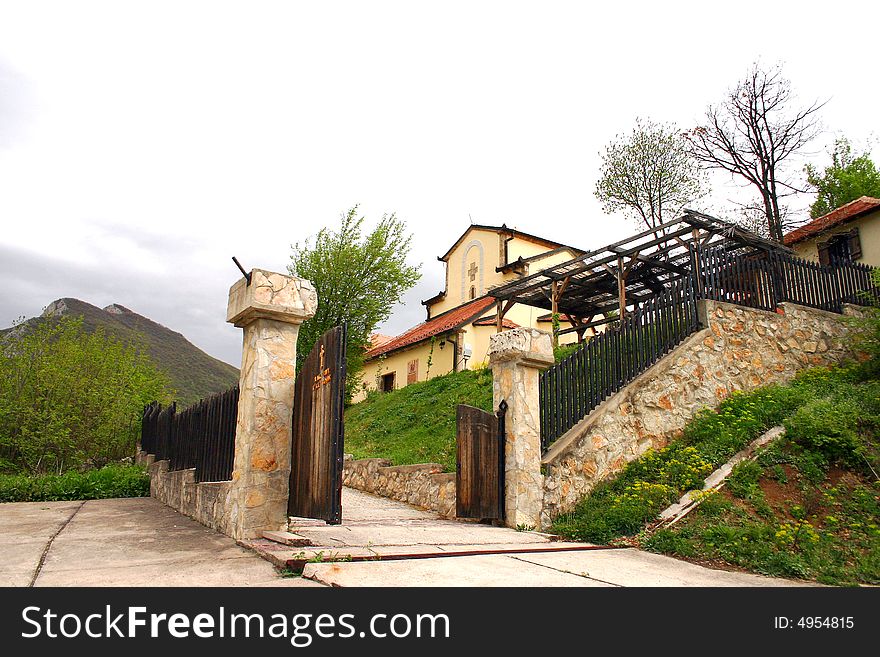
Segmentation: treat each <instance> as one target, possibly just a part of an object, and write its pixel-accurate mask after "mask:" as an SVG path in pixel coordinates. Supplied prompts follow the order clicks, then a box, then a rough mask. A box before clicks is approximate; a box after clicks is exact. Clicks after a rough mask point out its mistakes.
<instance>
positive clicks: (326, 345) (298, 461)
mask: <svg viewBox="0 0 880 657" xmlns="http://www.w3.org/2000/svg"><path fill="white" fill-rule="evenodd" d="M345 348H346V327H345V325H344V324H343V325H342V326H337V327H336V328H334V329H330V330H329V331H327V332H326V333H325V334H324V335H323V336H321V339H320V340H318V342H317V344H315V346H314V348H313V349H312V351H311V353H310V354H309V357H308V358H306V360H305V362H304V363H303V365H302V368H301V369H300V372H299V374H297V376H296V384H295V389H294V399H293V441H292V452H291V458H290V493H289V497H288V501H287V512H288V514H289V515H291V516H295V517H297V518H318V519H320V520H324V521H326V522H327V523H328V524H331V525H338V524H339V523H340V522H342V450H343V439H344V430H343V420H342V411H343V403H344V396H345Z"/></svg>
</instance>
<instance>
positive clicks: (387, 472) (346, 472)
mask: <svg viewBox="0 0 880 657" xmlns="http://www.w3.org/2000/svg"><path fill="white" fill-rule="evenodd" d="M342 482H343V483H344V484H345V485H346V486H349V487H351V488H357V489H358V490H362V491H366V492H368V493H373V494H374V495H381V496H382V497H390V498H391V499H394V500H398V501H400V502H406V503H407V504H411V505H413V506H417V507H419V508H422V509H427V510H428V511H433V512H435V513H437V514H439V515H441V516H445V517H447V518H454V517H455V473H452V472H443V466H442V465H440V464H439V463H420V464H418V465H391V462H390V461H387V460H385V459H359V460H353V459H352V458H351V455H350V454H346V455H345V464H344V466H343V470H342Z"/></svg>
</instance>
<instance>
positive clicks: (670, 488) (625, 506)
mask: <svg viewBox="0 0 880 657" xmlns="http://www.w3.org/2000/svg"><path fill="white" fill-rule="evenodd" d="M830 408H833V409H834V413H833V414H832V415H830V416H829V415H827V414H828V413H829V409H830ZM783 422H784V423H785V425H786V429H787V433H788V435H789V437H790V438H791V440H792V441H793V442H794V443H796V444H798V445H800V446H801V447H802V448H803V449H805V450H806V451H807V452H808V453H811V454H818V455H819V456H820V457H822V458H825V459H826V461H828V462H839V463H841V464H842V465H845V466H847V467H860V468H861V467H865V468H867V466H866V464H867V463H868V462H869V461H870V462H874V463H877V462H878V459H877V455H876V430H877V428H878V427H880V382H878V381H877V380H875V379H873V378H870V379H868V380H865V375H864V369H861V368H858V367H852V368H837V369H835V370H827V369H815V370H807V371H805V372H803V373H801V374H800V375H799V376H798V377H796V378H795V380H794V381H792V382H791V383H790V384H788V385H785V386H780V385H773V386H767V387H765V388H760V389H758V390H756V391H754V392H751V393H748V394H742V393H739V394H734V395H731V396H730V397H729V398H728V399H726V400H725V401H724V402H723V403H722V404H721V405H720V407H719V408H718V409H717V410H706V411H703V412H701V413H700V414H699V415H698V416H697V417H696V418H695V419H694V420H693V421H692V422H691V423H690V424H688V426H687V427H686V428H685V430H684V434H683V436H682V437H681V439H679V440H675V441H673V442H672V443H671V444H670V445H669V446H667V447H666V448H664V449H662V450H658V451H650V452H648V454H646V455H645V456H643V457H642V458H640V459H638V460H636V461H634V462H632V463H630V464H629V465H628V466H627V467H626V468H625V469H624V470H623V471H622V472H621V473H620V475H618V476H617V477H616V478H615V479H613V480H610V481H607V482H603V483H602V484H600V485H599V486H597V487H596V489H595V490H594V491H593V493H592V494H591V495H590V496H589V497H587V498H586V499H584V500H583V501H582V502H581V503H580V504H579V505H578V506H577V508H576V509H575V510H574V511H573V512H572V513H570V514H565V515H561V516H559V517H558V518H557V519H556V521H555V523H554V526H553V531H554V532H556V533H558V534H561V535H563V536H566V537H568V538H573V539H576V540H585V541H591V542H597V543H608V542H612V541H615V540H616V539H620V538H622V537H631V536H635V535H637V534H639V533H640V532H641V531H642V530H643V529H644V527H645V524H646V523H649V522H651V521H652V520H654V519H655V518H656V517H657V514H658V513H659V512H660V511H661V510H662V509H663V508H665V507H666V506H667V505H669V504H670V503H672V502H673V501H675V500H676V499H678V497H679V496H681V495H682V494H683V493H685V492H686V491H688V490H692V489H694V488H700V487H701V482H702V480H703V479H704V478H705V476H706V475H707V474H709V473H710V472H712V470H714V469H715V468H716V467H718V466H719V465H721V464H722V463H724V462H725V461H726V460H727V459H729V458H730V457H731V456H733V455H734V454H735V453H736V452H737V451H739V450H740V449H742V448H743V447H745V446H746V445H747V444H748V443H749V442H750V441H751V440H753V439H754V438H756V437H757V436H759V435H760V434H761V433H762V432H763V431H765V430H766V429H768V428H770V427H772V426H774V425H778V424H781V423H783ZM816 458H819V457H816ZM875 469H876V466H875ZM734 485H735V484H734ZM755 504H757V505H758V507H760V501H757V502H755ZM763 511H764V513H765V515H766V514H767V513H768V510H767V509H766V508H764V509H763Z"/></svg>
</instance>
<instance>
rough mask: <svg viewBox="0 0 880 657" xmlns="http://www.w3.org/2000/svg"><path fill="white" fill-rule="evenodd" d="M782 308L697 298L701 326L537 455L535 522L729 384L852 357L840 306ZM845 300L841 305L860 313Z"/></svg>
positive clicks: (673, 430)
mask: <svg viewBox="0 0 880 657" xmlns="http://www.w3.org/2000/svg"><path fill="white" fill-rule="evenodd" d="M781 311H782V312H781V313H776V312H768V311H762V310H753V309H750V308H744V307H742V306H736V305H732V304H727V303H718V302H713V301H702V302H700V306H699V313H700V320H701V324H702V325H703V326H704V327H706V328H704V329H702V330H700V331H698V332H697V333H695V334H694V335H692V336H690V337H689V338H688V339H687V340H685V342H683V343H682V344H681V345H679V346H678V347H677V348H676V349H675V350H673V351H672V352H671V353H670V354H669V355H667V356H666V357H665V358H663V359H662V360H661V361H660V362H658V363H656V364H655V365H654V366H652V367H651V368H650V369H648V370H647V371H645V372H644V373H642V374H641V375H639V376H638V377H637V378H636V379H635V380H633V382H632V383H630V384H629V385H628V386H626V387H625V388H624V389H623V390H621V391H620V392H618V393H617V394H615V395H614V396H612V397H610V398H609V399H607V400H605V402H603V403H602V404H601V405H600V406H599V407H598V408H596V409H595V410H594V411H593V412H592V413H591V414H590V415H589V416H588V417H587V418H586V419H584V420H582V421H581V422H580V423H579V424H578V425H576V426H575V427H573V428H572V429H571V430H570V431H569V432H568V433H566V434H565V435H564V436H562V437H561V438H560V439H559V440H557V441H556V442H555V443H554V444H553V446H552V447H551V449H550V450H549V451H548V452H547V454H545V455H544V457H543V459H542V465H543V468H544V471H545V477H544V504H543V511H542V515H541V525H542V526H543V527H546V526H548V525H549V524H550V522H551V521H552V519H553V518H554V517H555V516H556V515H557V514H559V513H564V512H566V511H569V510H571V509H572V508H573V507H574V505H575V504H576V503H577V502H578V501H579V500H580V499H582V498H583V497H584V496H585V495H586V494H587V493H588V492H589V491H590V490H591V489H592V488H593V487H594V486H595V485H596V483H597V482H599V481H601V480H602V479H604V478H606V477H607V476H608V475H610V474H613V473H614V472H616V471H618V470H620V469H621V468H622V467H623V466H624V465H625V464H626V463H627V462H628V461H631V460H634V459H636V458H638V457H639V456H641V455H642V454H644V453H645V452H646V451H647V450H648V449H649V448H651V447H654V448H659V447H662V446H663V445H665V444H666V443H667V442H668V441H669V439H670V438H672V437H674V436H675V435H676V434H679V433H680V432H681V430H682V428H683V427H684V426H685V424H687V422H688V421H690V420H691V419H692V418H693V417H694V415H695V414H696V413H697V412H698V411H699V410H701V409H704V408H715V407H717V406H718V404H719V403H720V402H721V401H722V400H723V399H724V398H725V397H727V396H728V395H729V394H730V393H731V392H733V391H736V390H752V389H754V388H757V387H759V386H761V385H765V384H768V383H774V382H784V381H787V380H789V379H791V378H792V377H793V376H794V375H795V374H796V373H797V372H798V371H799V370H801V369H804V368H806V367H811V366H820V365H834V364H837V363H840V362H842V361H845V360H850V359H853V358H856V357H857V356H858V354H856V353H854V351H853V349H852V345H851V341H850V340H848V339H847V336H848V334H849V333H850V331H851V330H852V329H851V326H850V325H849V324H848V323H847V322H846V321H845V319H844V318H843V317H842V316H841V315H837V314H834V313H829V312H824V311H821V310H813V309H811V308H805V307H803V306H797V305H794V304H789V303H786V304H783V305H782V308H781ZM859 313H860V311H859V310H858V309H857V308H855V307H847V309H846V312H845V314H850V315H852V314H859Z"/></svg>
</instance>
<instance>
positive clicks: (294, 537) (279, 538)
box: [263, 531, 312, 547]
mask: <svg viewBox="0 0 880 657" xmlns="http://www.w3.org/2000/svg"><path fill="white" fill-rule="evenodd" d="M263 538H265V539H266V540H269V541H274V542H276V543H281V545H290V546H291V547H308V546H309V545H311V544H312V541H311V540H309V539H308V538H306V537H305V536H300V535H299V534H292V533H290V532H270V531H265V532H263Z"/></svg>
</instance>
